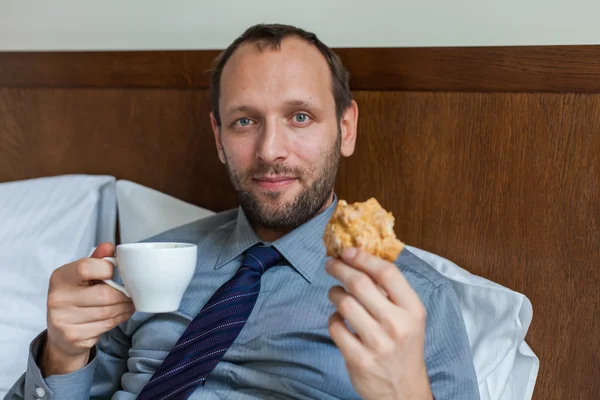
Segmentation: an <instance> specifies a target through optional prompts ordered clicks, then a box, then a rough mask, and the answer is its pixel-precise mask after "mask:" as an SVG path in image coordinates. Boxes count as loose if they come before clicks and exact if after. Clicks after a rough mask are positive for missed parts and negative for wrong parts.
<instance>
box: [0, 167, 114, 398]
mask: <svg viewBox="0 0 600 400" xmlns="http://www.w3.org/2000/svg"><path fill="white" fill-rule="evenodd" d="M114 184H115V179H114V178H113V177H109V176H88V175H63V176H58V177H49V178H39V179H31V180H24V181H17V182H8V183H2V184H0V204H1V206H0V221H2V223H1V225H0V360H1V361H0V398H2V397H3V396H4V395H5V394H6V392H7V391H8V390H9V389H10V388H11V387H12V385H13V384H14V383H15V381H16V380H17V379H18V378H19V376H20V375H21V374H22V373H24V372H25V370H26V368H27V356H28V351H29V344H30V342H31V341H32V340H33V338H34V337H35V336H37V335H38V334H39V333H40V332H41V331H43V330H44V329H45V328H46V297H47V294H48V280H49V278H50V274H51V273H52V271H54V269H56V268H58V267H60V266H61V265H63V264H66V263H68V262H71V261H73V260H76V259H79V258H82V257H86V256H88V255H89V250H90V248H92V247H94V246H96V245H98V244H99V243H101V242H103V241H111V242H114V239H115V226H116V199H115V187H114Z"/></svg>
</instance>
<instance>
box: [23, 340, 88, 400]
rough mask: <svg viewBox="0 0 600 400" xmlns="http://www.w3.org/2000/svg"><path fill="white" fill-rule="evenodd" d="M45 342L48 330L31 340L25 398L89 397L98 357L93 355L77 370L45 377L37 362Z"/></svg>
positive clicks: (43, 399) (50, 399)
mask: <svg viewBox="0 0 600 400" xmlns="http://www.w3.org/2000/svg"><path fill="white" fill-rule="evenodd" d="M44 343H46V331H44V332H42V333H41V334H39V335H38V336H37V337H36V338H35V339H33V341H32V342H31V346H30V348H29V360H28V362H27V375H26V378H25V393H24V394H25V396H24V397H25V399H42V400H53V399H56V400H59V399H60V400H68V399H87V398H88V397H89V395H90V390H91V387H92V381H93V379H94V370H95V369H96V359H97V358H98V357H93V359H92V360H91V361H90V362H89V363H88V364H87V365H86V366H85V367H83V368H81V369H79V370H77V371H75V372H71V373H69V374H65V375H51V376H48V377H46V379H44V378H43V377H42V372H41V370H40V367H39V366H38V364H37V362H36V360H38V359H39V356H40V353H41V351H42V349H43V347H44Z"/></svg>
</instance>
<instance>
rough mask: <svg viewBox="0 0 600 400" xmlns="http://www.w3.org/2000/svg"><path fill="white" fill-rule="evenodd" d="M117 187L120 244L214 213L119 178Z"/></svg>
mask: <svg viewBox="0 0 600 400" xmlns="http://www.w3.org/2000/svg"><path fill="white" fill-rule="evenodd" d="M116 186H117V208H118V212H119V235H120V243H133V242H138V241H140V240H144V239H147V238H149V237H152V236H154V235H157V234H159V233H162V232H164V231H167V230H169V229H172V228H176V227H178V226H180V225H184V224H187V223H188V222H192V221H196V220H199V219H202V218H204V217H208V216H209V215H212V214H214V212H213V211H210V210H206V209H204V208H202V207H198V206H195V205H192V204H189V203H186V202H185V201H182V200H179V199H176V198H175V197H173V196H169V195H168V194H165V193H161V192H159V191H158V190H154V189H151V188H149V187H146V186H142V185H140V184H138V183H134V182H131V181H126V180H119V181H117V185H116Z"/></svg>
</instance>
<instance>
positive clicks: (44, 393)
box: [35, 387, 46, 397]
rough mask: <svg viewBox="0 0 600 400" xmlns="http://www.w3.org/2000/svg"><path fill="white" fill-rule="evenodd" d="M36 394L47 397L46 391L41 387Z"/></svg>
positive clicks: (36, 390)
mask: <svg viewBox="0 0 600 400" xmlns="http://www.w3.org/2000/svg"><path fill="white" fill-rule="evenodd" d="M35 394H37V395H38V396H39V397H44V396H45V395H46V391H45V390H44V388H41V387H39V388H36V389H35Z"/></svg>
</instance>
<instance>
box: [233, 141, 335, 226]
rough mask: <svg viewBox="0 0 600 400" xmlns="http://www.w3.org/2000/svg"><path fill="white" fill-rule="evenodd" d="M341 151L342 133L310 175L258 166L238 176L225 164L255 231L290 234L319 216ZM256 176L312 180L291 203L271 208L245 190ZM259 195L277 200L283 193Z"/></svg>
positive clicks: (292, 169) (261, 164)
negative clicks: (263, 229) (275, 231)
mask: <svg viewBox="0 0 600 400" xmlns="http://www.w3.org/2000/svg"><path fill="white" fill-rule="evenodd" d="M340 147H341V133H340V134H338V138H337V140H336V143H335V145H334V146H333V148H332V149H331V150H329V151H325V152H323V153H322V154H321V157H320V161H321V162H320V165H319V166H318V167H316V168H315V169H314V170H313V171H307V170H304V169H302V168H297V167H296V168H294V167H288V166H286V165H284V164H265V163H260V164H259V165H258V166H257V167H256V168H254V169H252V170H250V171H247V172H244V173H239V172H237V171H234V170H232V169H231V167H230V166H229V163H228V162H225V166H226V168H227V172H228V173H229V178H230V179H231V183H232V184H233V187H234V189H235V191H236V193H237V198H238V202H239V203H240V205H241V207H242V210H244V213H245V215H246V217H247V218H248V220H249V222H250V223H251V224H252V225H254V226H255V227H256V226H259V227H263V228H267V229H275V230H291V229H294V228H296V227H298V226H300V225H302V224H303V223H305V222H306V221H308V220H310V219H311V218H312V217H314V216H315V215H316V214H317V213H319V212H320V211H321V209H322V208H323V206H324V205H325V203H326V202H327V201H328V200H329V197H330V196H331V193H332V191H333V188H334V186H335V178H336V175H337V171H338V166H339V161H340ZM226 158H227V157H226ZM319 168H320V169H319ZM257 175H258V176H261V175H284V176H294V177H297V178H298V179H299V182H300V183H302V182H303V181H304V182H306V181H307V180H312V183H310V186H308V187H303V188H302V190H301V192H300V193H299V194H298V195H297V196H296V197H295V198H294V199H292V200H291V201H289V202H287V203H283V204H279V205H276V206H274V207H270V204H268V203H264V204H263V203H261V201H260V200H259V199H258V198H257V196H256V195H254V193H252V191H250V190H249V189H248V188H247V186H249V185H250V182H251V181H252V179H253V177H254V176H257ZM245 185H246V187H245ZM262 195H263V196H266V197H267V198H270V199H272V200H276V199H277V198H278V197H280V196H283V193H282V192H267V191H265V192H263V193H262Z"/></svg>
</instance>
